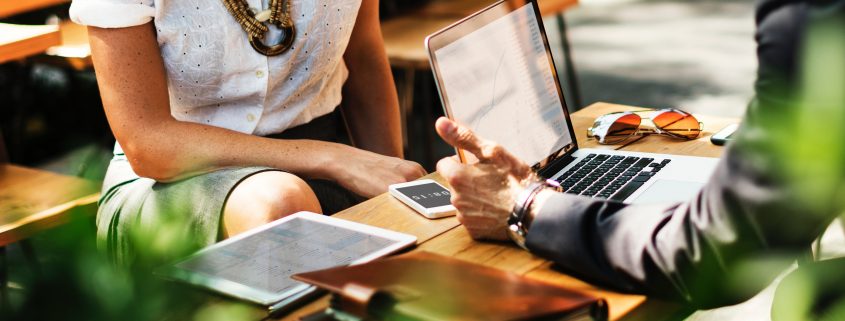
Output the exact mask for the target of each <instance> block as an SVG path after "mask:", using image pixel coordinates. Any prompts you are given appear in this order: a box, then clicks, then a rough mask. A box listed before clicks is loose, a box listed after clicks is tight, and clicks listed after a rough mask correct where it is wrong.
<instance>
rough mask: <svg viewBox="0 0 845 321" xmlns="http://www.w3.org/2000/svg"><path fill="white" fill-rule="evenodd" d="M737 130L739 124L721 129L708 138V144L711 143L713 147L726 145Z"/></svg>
mask: <svg viewBox="0 0 845 321" xmlns="http://www.w3.org/2000/svg"><path fill="white" fill-rule="evenodd" d="M737 128H739V124H732V125H728V126H727V127H725V128H722V130H720V131H718V132H717V133H715V134H713V136H710V142H711V143H713V145H719V146H723V145H725V144H727V143H728V142H729V141H731V136H733V134H734V133H735V132H736V130H737Z"/></svg>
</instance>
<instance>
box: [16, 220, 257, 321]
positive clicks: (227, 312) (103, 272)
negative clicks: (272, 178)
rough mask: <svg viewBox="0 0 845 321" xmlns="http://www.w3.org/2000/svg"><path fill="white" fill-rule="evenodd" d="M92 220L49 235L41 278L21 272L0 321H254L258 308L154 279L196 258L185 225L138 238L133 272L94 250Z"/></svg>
mask: <svg viewBox="0 0 845 321" xmlns="http://www.w3.org/2000/svg"><path fill="white" fill-rule="evenodd" d="M88 217H89V219H87V220H86V219H78V220H76V221H74V222H73V223H71V224H69V225H66V226H63V227H61V228H59V229H56V230H53V231H51V232H50V233H45V234H44V235H43V236H42V237H40V238H38V239H37V243H36V246H37V250H38V253H39V255H41V256H44V258H43V259H42V262H41V264H40V265H39V268H38V269H37V270H31V269H27V268H26V267H24V266H20V267H18V271H13V272H15V274H14V276H15V278H14V279H15V281H16V282H17V283H18V284H19V285H20V287H21V288H22V289H18V290H13V292H20V293H14V294H18V295H13V296H12V297H11V300H10V302H8V305H7V306H6V307H5V309H4V311H2V312H0V315H2V316H3V317H2V319H3V320H30V321H34V320H66V319H68V320H88V321H99V320H103V321H106V320H127V321H141V320H203V321H207V320H211V321H214V320H252V319H258V318H260V316H259V317H258V318H256V317H255V316H254V315H255V314H256V312H257V311H258V310H257V309H255V308H252V307H249V306H246V305H243V304H238V303H235V302H233V301H230V300H219V299H214V297H213V296H212V295H210V294H207V293H205V292H203V291H200V290H197V289H195V288H191V287H188V286H185V285H182V284H179V283H175V282H171V281H168V280H164V279H162V278H160V277H158V276H156V275H154V274H153V271H154V269H155V268H157V267H160V266H161V265H162V264H164V263H165V262H169V261H170V260H172V258H173V257H180V256H183V255H185V254H186V253H188V252H190V251H193V250H195V248H194V247H193V246H192V245H193V244H194V243H193V242H192V241H191V239H192V237H191V236H190V235H189V234H188V233H184V231H185V230H186V228H185V225H183V224H182V223H180V222H176V221H170V222H167V223H166V224H162V225H161V226H160V227H159V228H158V229H156V230H155V231H150V230H147V231H143V232H141V231H139V232H137V233H135V234H134V235H133V238H134V239H135V243H136V246H135V248H136V249H135V250H136V252H135V253H136V255H135V256H134V259H133V260H132V261H131V264H129V265H117V264H114V262H113V260H112V258H110V257H108V255H107V254H106V253H104V252H103V251H100V250H98V249H97V245H96V243H97V240H96V235H97V233H96V228H95V227H94V225H93V222H92V221H91V220H90V216H88Z"/></svg>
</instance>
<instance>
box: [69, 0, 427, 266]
mask: <svg viewBox="0 0 845 321" xmlns="http://www.w3.org/2000/svg"><path fill="white" fill-rule="evenodd" d="M70 13H71V18H72V19H73V20H74V21H75V22H76V23H79V24H83V25H87V26H88V27H89V28H88V32H89V37H90V42H91V50H92V54H93V60H94V66H95V69H96V71H97V79H98V82H99V86H100V91H101V96H102V99H103V105H104V106H105V111H106V116H107V117H108V120H109V124H110V125H111V128H112V131H113V132H114V135H115V137H116V138H117V141H118V144H119V145H118V146H116V147H115V158H114V159H113V160H112V162H111V164H110V166H109V169H108V173H107V175H106V179H105V182H104V186H103V196H102V199H101V201H100V209H99V213H98V217H97V226H98V237H99V239H100V241H101V245H104V246H105V247H106V248H107V249H108V250H109V252H110V253H112V254H116V255H117V256H118V259H124V258H126V257H125V256H126V254H129V253H131V246H130V241H129V237H128V234H129V231H130V230H132V229H137V228H139V226H143V227H146V228H150V229H155V228H156V226H157V223H160V222H162V221H165V220H169V219H168V217H170V218H173V217H176V218H179V219H186V220H187V222H188V223H189V225H190V231H188V232H190V233H192V234H193V235H194V236H195V237H196V242H197V243H199V244H200V245H207V244H210V243H213V242H215V241H216V240H218V239H219V238H225V237H229V236H232V235H235V234H238V233H241V232H243V231H245V230H248V229H250V228H253V227H256V226H259V225H261V224H265V223H267V222H270V221H273V220H276V219H278V218H280V217H283V216H285V215H289V214H292V213H295V212H298V211H312V212H326V213H331V212H334V211H336V210H338V209H342V208H343V207H346V206H349V205H352V204H354V203H355V202H357V201H359V198H358V196H360V197H365V198H369V197H372V196H374V195H378V194H380V193H382V192H385V191H386V190H387V186H388V185H389V184H393V183H399V182H405V181H408V180H412V179H416V178H418V177H420V176H422V175H424V174H425V171H424V170H423V169H422V167H420V166H419V165H418V164H416V163H413V162H409V161H405V160H402V159H401V156H402V144H401V139H400V137H399V136H400V134H399V126H400V124H399V114H398V113H399V109H398V99H397V97H396V91H395V88H394V87H393V80H392V76H391V74H390V69H389V66H388V64H387V59H386V55H385V53H384V44H383V42H382V39H381V30H380V28H379V21H378V1H377V0H340V1H338V0H333V1H328V0H287V1H284V0H269V1H264V2H263V3H261V1H259V0H248V1H247V0H216V1H182V0H179V1H168V0H75V1H73V4H72V5H71V9H70ZM268 26H269V27H268ZM265 31H266V32H265ZM248 33H249V34H248ZM262 37H263V39H262ZM341 97H342V98H343V99H342V100H343V105H344V116H345V118H346V120H347V123H348V131H349V136H350V137H349V138H350V139H351V140H352V142H354V143H355V146H357V147H358V148H353V147H350V146H347V145H343V144H339V143H337V141H339V139H338V135H337V131H336V128H337V126H336V125H337V122H338V120H337V117H336V116H337V114H338V113H337V112H335V109H336V107H337V106H339V105H340V103H341ZM268 136H269V137H268Z"/></svg>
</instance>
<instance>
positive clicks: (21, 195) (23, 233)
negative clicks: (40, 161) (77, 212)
mask: <svg viewBox="0 0 845 321" xmlns="http://www.w3.org/2000/svg"><path fill="white" fill-rule="evenodd" d="M99 195H100V184H99V183H97V182H92V181H88V180H84V179H81V178H77V177H71V176H65V175H59V174H54V173H51V172H48V171H43V170H37V169H32V168H26V167H22V166H17V165H12V164H0V246H6V245H8V244H11V243H14V242H17V241H21V240H24V239H27V238H29V237H30V236H32V235H33V234H35V233H37V232H39V231H43V230H45V229H48V228H52V227H54V226H58V225H60V224H62V223H65V222H67V221H68V220H70V216H69V215H70V214H72V213H73V211H71V210H72V209H80V208H82V209H83V211H84V212H86V213H93V212H96V204H97V200H98V199H99Z"/></svg>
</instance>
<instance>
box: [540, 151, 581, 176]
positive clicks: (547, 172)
mask: <svg viewBox="0 0 845 321" xmlns="http://www.w3.org/2000/svg"><path fill="white" fill-rule="evenodd" d="M572 154H574V153H569V154H567V155H565V156H563V157H561V158H558V159H556V160H554V161H553V162H552V163H551V164H549V166H546V167H544V168H542V169H540V170H539V171H537V175H540V177H543V178H550V177H552V176H554V175H555V174H557V172H559V171H560V170H561V169H563V168H564V167H566V165H569V164H570V163H572V162H573V161H575V157H572Z"/></svg>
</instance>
